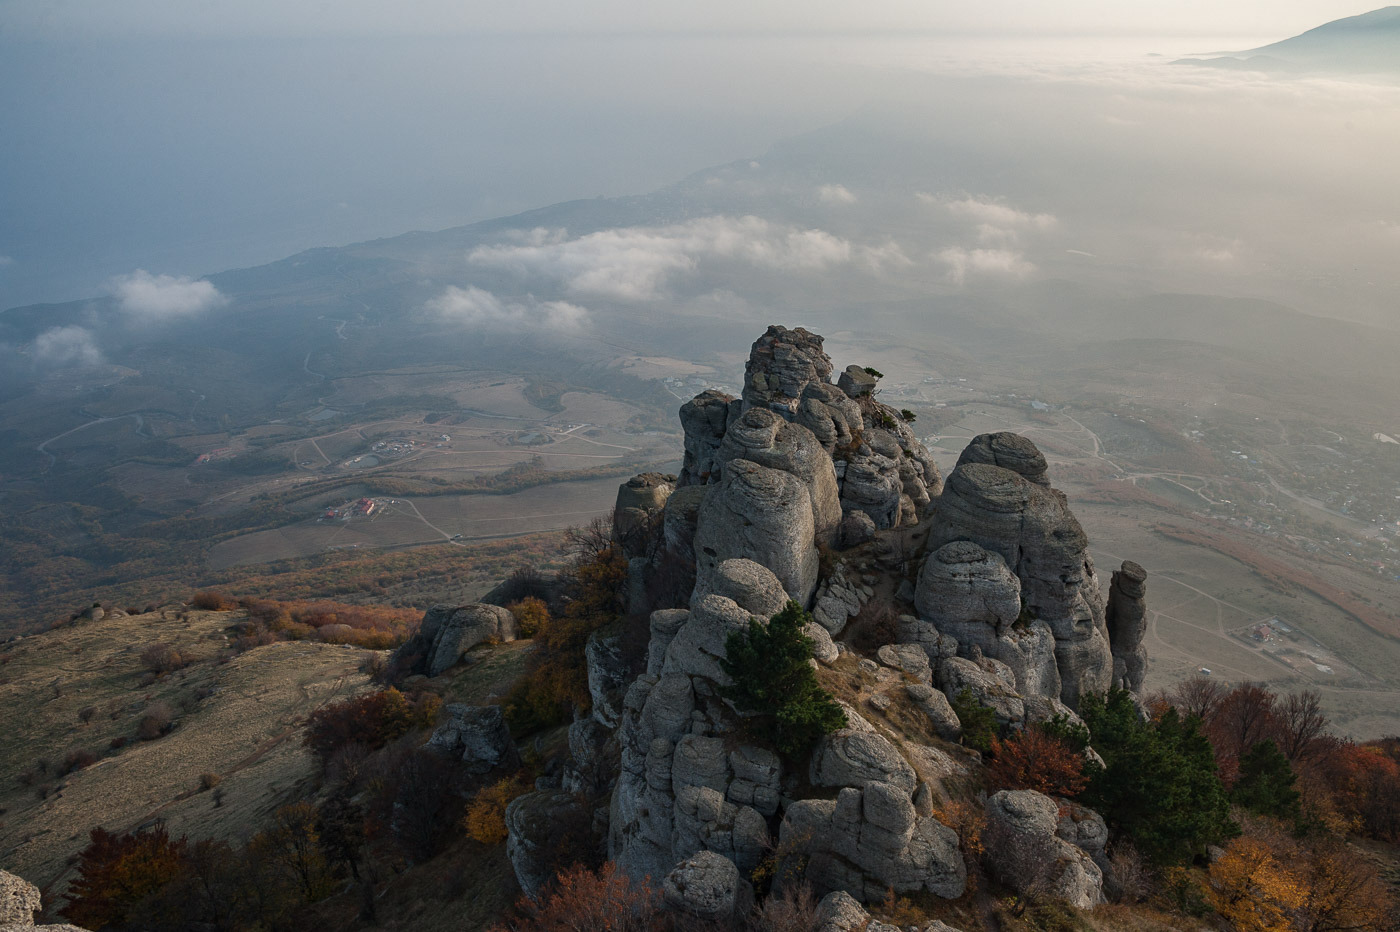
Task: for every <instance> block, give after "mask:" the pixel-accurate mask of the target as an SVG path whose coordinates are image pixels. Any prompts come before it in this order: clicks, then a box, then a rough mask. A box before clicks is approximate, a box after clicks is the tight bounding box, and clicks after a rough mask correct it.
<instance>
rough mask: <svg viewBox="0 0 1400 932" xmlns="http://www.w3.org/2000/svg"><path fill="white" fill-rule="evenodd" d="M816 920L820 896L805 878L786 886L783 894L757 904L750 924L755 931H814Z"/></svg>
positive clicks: (817, 924) (816, 925) (817, 923)
mask: <svg viewBox="0 0 1400 932" xmlns="http://www.w3.org/2000/svg"><path fill="white" fill-rule="evenodd" d="M819 925H820V923H819V922H818V921H817V898H816V896H815V895H814V894H813V893H812V887H811V885H810V884H808V883H807V882H806V881H803V882H801V883H788V884H784V885H783V891H782V892H781V893H777V894H774V895H773V896H770V897H768V898H767V899H765V900H764V901H763V902H762V903H760V904H759V905H758V906H756V907H754V911H753V916H752V918H751V920H750V922H749V927H750V928H751V929H752V930H753V932H811V930H812V929H815V928H817V927H818V926H819Z"/></svg>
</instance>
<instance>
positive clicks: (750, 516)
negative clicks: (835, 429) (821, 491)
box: [695, 459, 818, 605]
mask: <svg viewBox="0 0 1400 932" xmlns="http://www.w3.org/2000/svg"><path fill="white" fill-rule="evenodd" d="M695 556H696V578H697V583H696V585H697V586H704V585H707V584H706V583H705V582H704V578H705V577H706V576H707V575H710V574H713V573H714V572H715V570H716V568H717V567H718V566H719V564H720V563H723V562H724V561H725V560H730V559H734V558H742V559H747V560H752V561H754V562H755V563H759V564H761V565H763V566H766V567H767V568H768V569H769V570H770V571H771V572H772V573H773V575H774V576H776V577H777V578H778V581H779V582H781V583H782V586H783V589H784V590H785V591H786V592H787V593H788V595H790V596H792V598H794V599H796V600H797V601H798V602H801V603H802V604H803V605H808V604H810V602H811V600H812V593H813V592H815V591H816V588H817V570H818V565H817V545H816V525H815V522H814V520H813V516H812V500H811V496H810V495H809V493H808V491H807V487H806V486H805V485H804V484H803V483H802V481H801V480H800V479H798V478H797V477H796V476H794V475H792V474H791V473H787V472H783V471H781V470H778V469H770V468H768V467H766V466H760V465H759V464H758V463H754V462H751V461H749V460H742V459H736V460H731V461H729V463H728V464H726V466H725V470H724V478H723V479H721V480H720V482H719V485H718V486H717V487H716V488H715V489H714V490H713V491H711V492H710V494H709V495H707V496H706V497H705V501H704V503H703V504H702V505H701V506H700V513H699V519H698V525H697V528H696V532H695Z"/></svg>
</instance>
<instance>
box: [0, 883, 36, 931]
mask: <svg viewBox="0 0 1400 932" xmlns="http://www.w3.org/2000/svg"><path fill="white" fill-rule="evenodd" d="M40 905H41V904H40V902H39V888H38V887H36V886H34V884H32V883H30V882H29V881H27V880H25V879H24V878H23V877H16V876H15V875H14V874H11V873H9V872H7V871H0V925H10V924H14V925H19V926H28V925H33V924H34V914H35V913H37V912H38V911H39V906H40Z"/></svg>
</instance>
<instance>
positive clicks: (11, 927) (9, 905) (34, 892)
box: [0, 870, 85, 932]
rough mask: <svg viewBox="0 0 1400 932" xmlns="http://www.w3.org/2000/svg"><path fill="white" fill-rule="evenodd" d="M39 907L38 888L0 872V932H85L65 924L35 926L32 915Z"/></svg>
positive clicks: (21, 878)
mask: <svg viewBox="0 0 1400 932" xmlns="http://www.w3.org/2000/svg"><path fill="white" fill-rule="evenodd" d="M41 906H42V903H41V902H40V897H39V888H38V887H36V886H34V884H32V883H30V882H29V881H27V880H25V879H24V878H23V877H16V876H15V875H14V874H11V873H9V872H8V871H3V870H0V932H31V930H36V932H85V930H84V929H80V928H78V927H77V926H73V925H67V924H61V925H48V926H36V925H35V924H34V914H35V913H37V912H38V911H39V909H40V907H41Z"/></svg>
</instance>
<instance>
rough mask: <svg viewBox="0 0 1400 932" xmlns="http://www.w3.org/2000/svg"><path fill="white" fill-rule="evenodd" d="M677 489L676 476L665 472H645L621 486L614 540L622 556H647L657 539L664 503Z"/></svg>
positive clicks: (618, 495) (614, 513)
mask: <svg viewBox="0 0 1400 932" xmlns="http://www.w3.org/2000/svg"><path fill="white" fill-rule="evenodd" d="M675 488H676V477H675V476H672V475H668V474H666V473H659V472H644V473H641V474H640V475H636V476H633V477H632V478H631V479H628V480H627V481H626V482H624V483H622V485H621V486H619V487H618V490H617V502H616V504H615V505H614V506H613V540H615V541H617V543H618V545H619V546H620V547H621V548H622V554H623V556H625V557H627V558H628V559H631V558H632V557H641V556H649V555H650V554H649V552H648V551H649V550H650V549H651V546H652V544H653V542H654V541H655V540H656V539H657V536H656V534H655V529H656V527H657V526H658V525H659V524H660V523H661V520H662V515H663V512H664V510H665V508H666V500H667V499H668V498H670V496H671V493H672V492H673V491H675Z"/></svg>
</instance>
